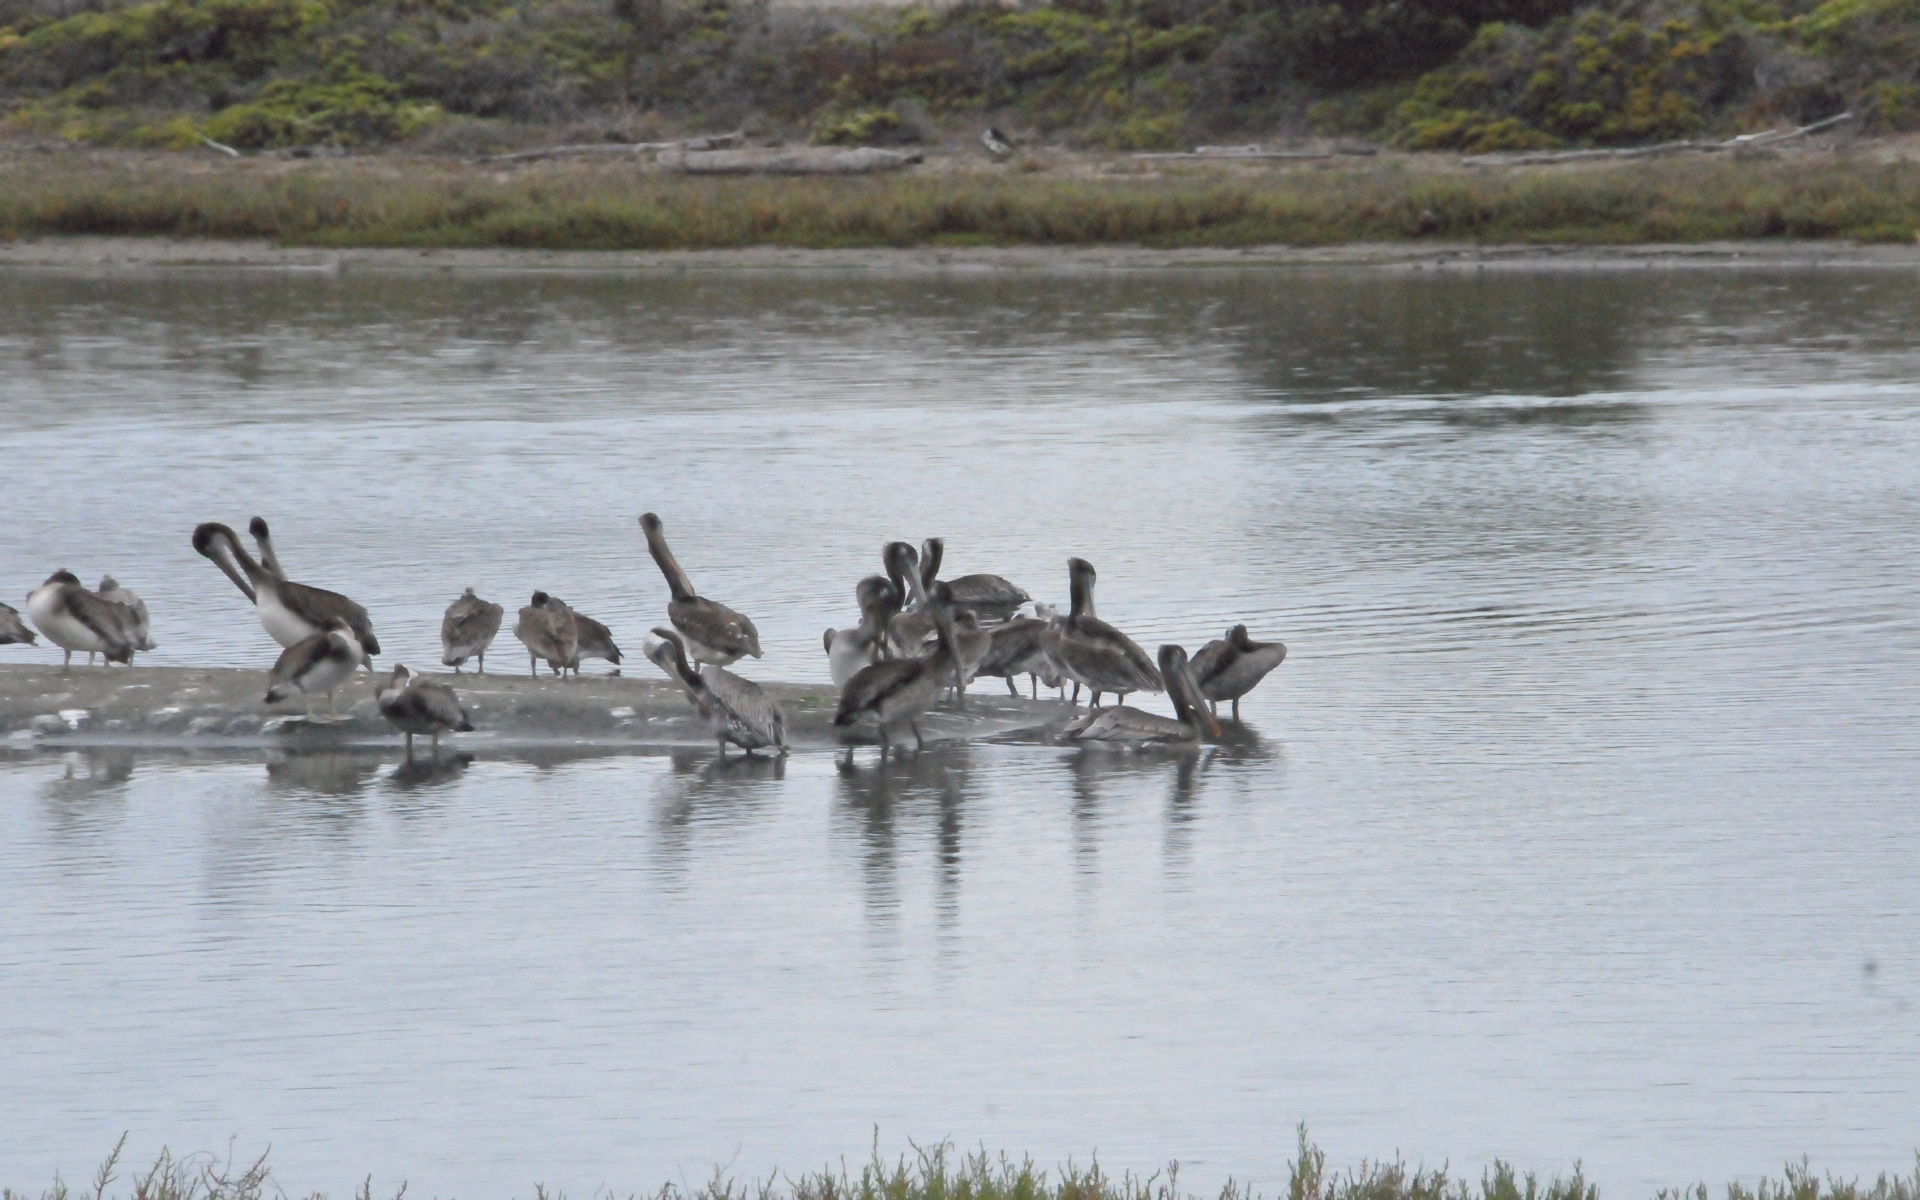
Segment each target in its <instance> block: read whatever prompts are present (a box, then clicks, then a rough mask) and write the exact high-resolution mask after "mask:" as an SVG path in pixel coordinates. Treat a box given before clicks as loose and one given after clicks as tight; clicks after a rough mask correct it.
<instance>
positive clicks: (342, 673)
mask: <svg viewBox="0 0 1920 1200" xmlns="http://www.w3.org/2000/svg"><path fill="white" fill-rule="evenodd" d="M359 666H371V664H369V663H368V662H367V649H366V647H365V646H363V645H361V644H360V639H359V638H358V637H357V636H355V634H354V632H353V627H352V626H351V625H349V624H347V622H346V619H345V618H344V617H335V618H333V619H332V620H331V621H330V622H328V625H327V631H326V632H325V633H316V634H314V635H313V636H312V637H307V638H302V639H300V640H299V641H297V642H295V643H294V644H293V645H291V646H288V647H287V648H286V649H285V650H282V651H281V652H280V657H279V658H278V659H277V660H275V662H274V664H273V670H272V671H271V672H270V673H269V674H268V675H267V698H266V702H267V703H268V704H278V703H280V702H281V701H282V700H288V699H291V698H292V697H293V694H294V693H295V692H299V693H300V694H301V695H302V696H303V697H305V698H306V701H307V720H308V721H310V722H312V723H313V724H315V725H331V724H333V723H334V722H336V721H350V720H352V719H353V718H351V717H347V716H343V715H342V714H341V712H340V710H339V709H338V708H337V707H335V705H334V692H335V691H336V690H337V689H338V688H339V687H340V685H341V684H343V683H345V682H346V681H347V680H348V679H349V678H350V677H351V676H352V675H353V669H354V668H355V667H359ZM317 693H325V694H326V697H327V715H326V716H324V717H323V716H320V715H318V714H316V713H315V712H314V711H313V698H314V696H315V694H317Z"/></svg>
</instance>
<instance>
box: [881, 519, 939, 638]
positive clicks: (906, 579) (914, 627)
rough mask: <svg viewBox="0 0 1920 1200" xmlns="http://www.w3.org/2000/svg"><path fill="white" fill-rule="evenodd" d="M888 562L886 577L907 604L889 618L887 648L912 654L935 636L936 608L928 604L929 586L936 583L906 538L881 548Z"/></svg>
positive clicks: (885, 560)
mask: <svg viewBox="0 0 1920 1200" xmlns="http://www.w3.org/2000/svg"><path fill="white" fill-rule="evenodd" d="M880 561H881V562H883V563H885V564H886V568H887V578H888V579H889V580H891V581H892V584H893V589H894V592H895V594H896V595H898V596H900V597H901V598H902V600H903V601H904V602H905V608H904V609H903V610H902V611H900V612H897V613H895V614H894V615H893V616H892V617H890V618H889V619H888V620H887V625H886V630H887V636H886V639H885V651H886V653H887V654H888V655H889V656H890V657H893V658H913V657H915V656H917V655H921V654H925V653H926V652H927V642H928V639H930V638H932V637H933V632H934V622H933V612H932V611H931V609H930V608H929V606H928V604H927V589H929V588H931V587H932V586H933V582H934V580H933V574H932V573H931V572H929V571H927V570H925V569H924V566H923V563H922V561H921V558H920V555H919V553H918V552H917V551H915V550H914V548H913V547H912V546H909V545H908V544H907V543H905V542H888V543H887V545H886V548H885V549H884V550H882V551H881V552H880Z"/></svg>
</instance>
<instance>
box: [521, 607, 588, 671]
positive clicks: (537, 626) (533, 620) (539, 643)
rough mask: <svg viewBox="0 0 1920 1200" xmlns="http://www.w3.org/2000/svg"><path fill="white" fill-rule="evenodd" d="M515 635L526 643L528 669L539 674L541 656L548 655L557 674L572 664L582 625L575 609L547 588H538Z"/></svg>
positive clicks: (523, 612)
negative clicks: (552, 594)
mask: <svg viewBox="0 0 1920 1200" xmlns="http://www.w3.org/2000/svg"><path fill="white" fill-rule="evenodd" d="M513 636H515V637H517V638H519V639H520V640H521V641H522V642H525V643H526V646H527V671H528V673H529V674H531V675H532V676H533V677H534V678H535V679H538V678H540V660H541V659H543V658H544V659H546V660H547V665H548V666H549V667H552V668H553V673H554V674H555V675H558V674H560V672H561V671H563V670H564V669H566V668H567V667H570V666H572V665H573V662H574V656H575V655H576V654H578V653H579V650H580V629H579V625H578V623H577V622H576V621H575V620H574V617H573V610H572V609H570V608H568V607H567V606H566V605H565V604H564V603H562V602H561V601H559V600H556V599H554V598H553V597H552V596H549V595H547V594H546V593H545V592H535V593H534V594H533V603H531V604H529V605H527V606H526V607H525V608H523V609H521V610H520V619H519V620H518V621H516V622H514V626H513Z"/></svg>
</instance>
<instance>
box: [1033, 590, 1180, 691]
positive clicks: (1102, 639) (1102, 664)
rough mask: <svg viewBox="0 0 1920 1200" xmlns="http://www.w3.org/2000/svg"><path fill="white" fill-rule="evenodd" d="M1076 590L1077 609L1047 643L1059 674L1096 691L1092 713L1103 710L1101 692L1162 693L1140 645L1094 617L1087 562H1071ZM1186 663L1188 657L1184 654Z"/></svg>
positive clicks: (1072, 610)
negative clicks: (1094, 709) (1097, 709)
mask: <svg viewBox="0 0 1920 1200" xmlns="http://www.w3.org/2000/svg"><path fill="white" fill-rule="evenodd" d="M1067 576H1068V579H1069V580H1070V581H1071V583H1072V586H1073V607H1072V609H1071V610H1070V611H1069V612H1068V614H1067V618H1066V620H1064V621H1062V622H1060V624H1059V627H1058V628H1056V629H1053V630H1051V631H1049V633H1048V635H1047V638H1046V648H1047V656H1048V657H1049V658H1051V659H1053V661H1054V663H1055V664H1057V665H1058V666H1059V668H1060V673H1061V674H1062V675H1064V676H1066V677H1067V678H1068V679H1071V680H1073V681H1074V682H1075V683H1078V684H1084V685H1085V686H1086V687H1088V688H1089V689H1091V690H1092V692H1093V698H1092V704H1091V705H1090V707H1094V708H1098V707H1099V705H1100V693H1101V692H1116V693H1118V694H1119V696H1120V699H1122V700H1125V699H1126V697H1127V693H1128V692H1160V691H1165V690H1166V685H1165V684H1164V683H1163V682H1162V681H1161V679H1160V672H1159V671H1157V670H1155V669H1154V665H1153V660H1152V659H1150V658H1148V657H1147V652H1146V651H1145V650H1142V649H1141V648H1140V646H1139V644H1138V643H1137V642H1135V641H1134V640H1133V639H1132V638H1130V637H1128V636H1127V635H1126V634H1124V633H1121V632H1120V631H1119V630H1118V629H1115V628H1114V627H1113V626H1111V625H1109V624H1107V623H1106V622H1105V621H1102V620H1101V619H1100V618H1098V617H1096V616H1094V615H1093V584H1094V580H1095V579H1096V578H1097V576H1096V575H1095V573H1094V570H1093V564H1092V563H1090V562H1088V561H1087V560H1086V559H1084V558H1070V559H1068V560H1067ZM1183 658H1184V653H1183Z"/></svg>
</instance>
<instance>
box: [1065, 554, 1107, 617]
mask: <svg viewBox="0 0 1920 1200" xmlns="http://www.w3.org/2000/svg"><path fill="white" fill-rule="evenodd" d="M1099 578H1100V575H1099V572H1097V571H1095V570H1094V569H1093V564H1092V563H1090V562H1088V561H1087V560H1086V559H1084V558H1070V559H1068V560H1067V582H1068V584H1069V585H1070V586H1071V589H1072V595H1073V602H1072V607H1071V609H1070V613H1071V615H1073V616H1076V617H1091V616H1093V615H1094V613H1093V585H1094V582H1095V581H1096V580H1098V579H1099Z"/></svg>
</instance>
